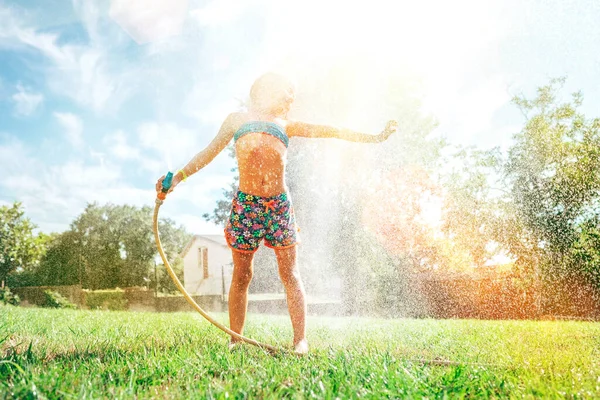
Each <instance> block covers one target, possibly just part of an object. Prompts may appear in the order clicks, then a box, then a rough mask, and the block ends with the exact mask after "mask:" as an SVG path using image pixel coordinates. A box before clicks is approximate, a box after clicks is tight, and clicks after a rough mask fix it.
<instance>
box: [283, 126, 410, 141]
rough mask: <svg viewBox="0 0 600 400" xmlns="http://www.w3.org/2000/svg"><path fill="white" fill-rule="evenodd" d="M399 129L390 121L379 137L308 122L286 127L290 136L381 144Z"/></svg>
mask: <svg viewBox="0 0 600 400" xmlns="http://www.w3.org/2000/svg"><path fill="white" fill-rule="evenodd" d="M397 128H398V123H397V122H396V121H389V122H388V123H387V125H386V126H385V129H384V130H383V131H382V132H381V133H380V134H378V135H371V134H368V133H359V132H354V131H352V130H350V129H341V128H335V127H333V126H327V125H314V124H308V123H306V122H297V121H290V122H289V123H288V124H287V126H286V132H287V134H288V136H290V137H292V136H298V137H305V138H333V139H342V140H347V141H349V142H359V143H380V142H383V141H385V140H387V138H389V137H390V135H391V134H392V133H394V132H395V131H396V129H397Z"/></svg>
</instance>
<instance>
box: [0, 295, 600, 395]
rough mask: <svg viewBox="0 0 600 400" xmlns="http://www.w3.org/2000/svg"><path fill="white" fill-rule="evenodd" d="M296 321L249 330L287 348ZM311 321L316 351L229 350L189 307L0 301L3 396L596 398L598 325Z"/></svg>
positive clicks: (253, 319)
mask: <svg viewBox="0 0 600 400" xmlns="http://www.w3.org/2000/svg"><path fill="white" fill-rule="evenodd" d="M218 318H219V319H221V320H225V319H226V316H225V315H223V314H221V315H218ZM289 325H290V324H289V321H288V318H286V317H276V316H261V315H250V316H249V321H248V327H247V332H246V333H247V334H248V335H249V336H252V337H254V338H256V339H259V340H265V341H267V342H268V343H272V344H282V345H287V343H288V341H289V339H290V337H291V328H290V327H289ZM308 328H309V329H308V335H309V340H310V342H311V345H312V349H313V350H312V352H311V354H310V355H309V356H308V357H303V358H298V357H295V356H282V355H279V356H271V355H268V354H266V353H264V352H263V351H261V350H260V349H258V348H254V347H250V346H243V347H240V348H238V349H237V350H234V351H233V352H230V351H228V349H227V347H226V343H227V338H226V336H225V335H224V334H222V333H221V332H220V331H218V330H217V329H216V328H213V327H212V326H211V325H209V324H208V323H207V322H205V321H204V320H203V319H202V318H201V317H200V316H199V315H196V314H192V313H173V314H160V313H127V312H104V311H79V310H46V309H33V308H18V307H9V306H4V307H2V306H0V398H12V397H15V398H35V397H40V398H77V399H80V398H82V399H83V398H114V397H119V398H133V397H137V398H186V399H187V398H223V399H225V398H282V397H284V398H285V397H288V398H311V397H315V398H326V399H333V398H336V397H339V398H357V397H361V398H363V397H365V398H389V397H394V398H398V397H404V398H406V397H412V398H420V397H429V398H444V397H450V398H460V397H467V398H490V397H492V398H498V397H529V398H534V397H547V398H563V397H573V398H599V397H600V324H599V323H591V322H572V321H567V322H565V321H561V322H557V321H543V322H532V321H475V320H412V319H398V320H381V319H365V318H311V319H309V323H308ZM420 359H430V360H432V359H437V360H448V361H453V362H456V364H455V365H449V366H439V365H432V364H427V363H422V362H419V361H418V360H420Z"/></svg>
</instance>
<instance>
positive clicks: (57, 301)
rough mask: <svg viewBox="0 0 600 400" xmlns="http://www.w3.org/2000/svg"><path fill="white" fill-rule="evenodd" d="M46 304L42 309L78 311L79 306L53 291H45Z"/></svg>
mask: <svg viewBox="0 0 600 400" xmlns="http://www.w3.org/2000/svg"><path fill="white" fill-rule="evenodd" d="M44 296H45V300H44V304H43V305H42V307H45V308H70V309H76V308H77V306H76V305H75V304H73V303H71V302H70V301H69V300H68V299H67V298H66V297H64V296H63V295H62V294H60V293H58V292H54V291H52V290H44Z"/></svg>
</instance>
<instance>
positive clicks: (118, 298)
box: [83, 288, 128, 311]
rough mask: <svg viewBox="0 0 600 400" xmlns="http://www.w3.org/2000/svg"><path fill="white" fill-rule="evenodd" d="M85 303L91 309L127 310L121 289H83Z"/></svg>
mask: <svg viewBox="0 0 600 400" xmlns="http://www.w3.org/2000/svg"><path fill="white" fill-rule="evenodd" d="M83 292H84V298H85V303H84V304H85V305H86V306H87V307H88V308H90V309H92V310H112V311H118V310H127V305H128V302H127V299H126V298H125V291H124V290H122V289H119V288H117V289H110V290H84V291H83Z"/></svg>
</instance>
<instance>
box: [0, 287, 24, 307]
mask: <svg viewBox="0 0 600 400" xmlns="http://www.w3.org/2000/svg"><path fill="white" fill-rule="evenodd" d="M20 302H21V299H19V296H17V295H16V294H14V293H13V292H11V291H10V289H9V288H8V286H7V287H4V288H0V303H2V304H10V305H13V306H18V305H19V303H20Z"/></svg>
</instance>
